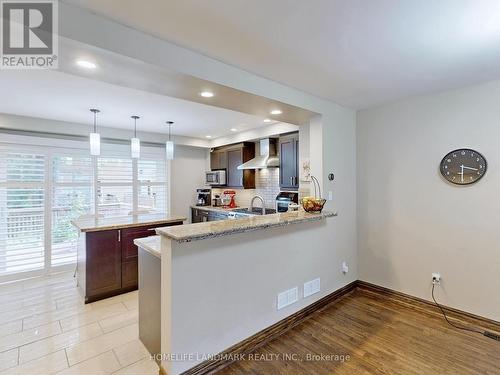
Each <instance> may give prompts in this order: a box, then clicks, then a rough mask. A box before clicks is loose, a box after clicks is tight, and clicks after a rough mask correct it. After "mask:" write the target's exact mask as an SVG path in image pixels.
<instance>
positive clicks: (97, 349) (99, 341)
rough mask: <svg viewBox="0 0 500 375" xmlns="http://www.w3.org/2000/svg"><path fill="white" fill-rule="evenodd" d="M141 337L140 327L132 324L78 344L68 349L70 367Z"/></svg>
mask: <svg viewBox="0 0 500 375" xmlns="http://www.w3.org/2000/svg"><path fill="white" fill-rule="evenodd" d="M138 337H139V327H138V325H137V324H132V325H130V326H127V327H123V328H120V329H117V330H116V331H113V332H110V333H106V334H104V335H102V336H99V337H96V338H94V339H91V340H88V341H85V342H82V343H80V344H76V345H74V346H71V347H69V348H68V349H66V354H67V355H68V361H69V364H70V366H73V365H75V364H76V363H79V362H82V361H85V360H86V359H89V358H92V357H95V356H96V355H98V354H101V353H104V352H107V351H109V350H111V349H113V348H116V347H118V346H120V345H123V344H126V343H128V342H130V341H133V340H136V339H138Z"/></svg>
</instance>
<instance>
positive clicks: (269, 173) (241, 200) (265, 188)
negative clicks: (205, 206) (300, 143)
mask: <svg viewBox="0 0 500 375" xmlns="http://www.w3.org/2000/svg"><path fill="white" fill-rule="evenodd" d="M224 190H226V189H224V188H217V189H212V197H213V195H215V194H222V192H223V191H224ZM231 190H234V191H236V204H237V205H238V206H242V207H248V206H250V201H251V200H252V198H253V197H254V196H255V195H260V196H262V198H264V201H265V203H266V207H267V208H274V206H275V200H276V196H277V195H278V194H279V192H280V170H279V168H267V169H258V170H256V171H255V189H231ZM256 205H260V202H259V203H256Z"/></svg>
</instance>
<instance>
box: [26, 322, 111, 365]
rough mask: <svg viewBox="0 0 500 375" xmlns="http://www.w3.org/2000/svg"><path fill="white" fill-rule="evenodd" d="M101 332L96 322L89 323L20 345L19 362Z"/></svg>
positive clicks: (65, 346)
mask: <svg viewBox="0 0 500 375" xmlns="http://www.w3.org/2000/svg"><path fill="white" fill-rule="evenodd" d="M102 334H103V332H102V330H101V328H100V326H99V324H97V323H93V324H89V325H87V326H84V327H80V328H77V329H74V330H71V331H68V332H64V333H61V334H58V335H55V336H52V337H48V338H46V339H43V340H40V341H37V342H34V343H31V344H28V345H25V346H21V348H20V353H19V362H20V363H25V362H28V361H32V360H34V359H36V358H40V357H43V356H45V355H47V354H50V353H53V352H56V351H58V350H61V349H65V348H68V347H70V346H72V345H75V344H78V343H80V342H84V341H86V340H90V339H92V338H95V337H97V336H100V335H102Z"/></svg>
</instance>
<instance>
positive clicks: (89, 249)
mask: <svg viewBox="0 0 500 375" xmlns="http://www.w3.org/2000/svg"><path fill="white" fill-rule="evenodd" d="M119 235H120V234H119V232H118V231H117V230H104V231H100V232H91V233H87V234H86V242H87V243H86V253H87V254H86V257H85V270H86V277H85V281H86V287H85V297H86V298H85V299H87V297H90V298H91V297H92V296H99V295H106V294H110V293H111V294H112V293H113V292H114V291H116V290H119V289H120V288H121V286H122V255H121V244H120V238H119ZM79 276H80V275H79ZM82 276H83V275H82Z"/></svg>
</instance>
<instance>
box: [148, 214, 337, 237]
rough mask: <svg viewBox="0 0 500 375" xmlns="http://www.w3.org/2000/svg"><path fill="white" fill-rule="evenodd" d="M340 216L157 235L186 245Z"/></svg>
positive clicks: (319, 216)
mask: <svg viewBox="0 0 500 375" xmlns="http://www.w3.org/2000/svg"><path fill="white" fill-rule="evenodd" d="M273 215H280V214H273ZM336 216H338V214H337V213H336V212H324V213H321V214H311V216H308V217H304V218H302V219H291V220H285V221H282V222H279V223H262V224H254V225H252V226H250V227H245V228H232V229H228V230H224V231H221V232H216V233H213V232H212V233H203V234H199V235H188V236H185V237H181V238H179V237H174V236H172V235H170V234H168V233H165V232H161V231H160V232H159V231H158V229H161V228H158V229H157V230H156V233H157V234H158V235H161V236H165V237H167V238H169V239H171V240H172V241H176V242H177V243H184V242H192V241H201V240H206V239H210V238H217V237H224V236H230V235H233V234H238V233H247V232H254V231H258V230H262V229H270V228H278V227H284V226H288V225H292V224H301V223H307V222H316V221H321V220H324V219H327V218H330V217H336Z"/></svg>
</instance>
